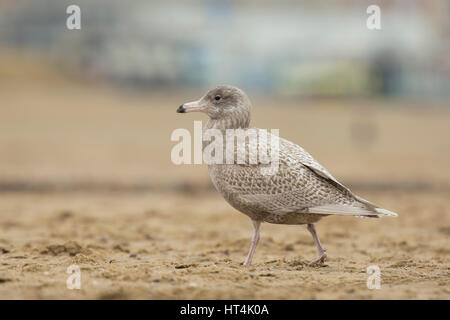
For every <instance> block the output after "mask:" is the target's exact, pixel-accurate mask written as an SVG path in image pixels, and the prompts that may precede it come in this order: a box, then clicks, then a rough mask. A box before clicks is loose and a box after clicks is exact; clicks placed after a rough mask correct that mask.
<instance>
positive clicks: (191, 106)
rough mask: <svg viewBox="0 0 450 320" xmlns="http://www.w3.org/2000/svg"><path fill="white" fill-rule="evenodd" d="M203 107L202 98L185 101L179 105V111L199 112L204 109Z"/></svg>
mask: <svg viewBox="0 0 450 320" xmlns="http://www.w3.org/2000/svg"><path fill="white" fill-rule="evenodd" d="M202 110H203V108H202V107H201V106H200V100H197V101H192V102H187V103H183V104H182V105H181V106H179V107H178V109H177V112H178V113H187V112H198V111H202Z"/></svg>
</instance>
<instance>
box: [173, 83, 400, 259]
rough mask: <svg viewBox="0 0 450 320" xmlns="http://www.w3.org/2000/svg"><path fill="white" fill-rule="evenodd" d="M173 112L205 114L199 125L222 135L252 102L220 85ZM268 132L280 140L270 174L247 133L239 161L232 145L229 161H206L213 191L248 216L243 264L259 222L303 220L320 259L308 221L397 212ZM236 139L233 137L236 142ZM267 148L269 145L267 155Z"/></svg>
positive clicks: (236, 125) (242, 123) (244, 117)
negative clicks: (254, 158) (251, 229)
mask: <svg viewBox="0 0 450 320" xmlns="http://www.w3.org/2000/svg"><path fill="white" fill-rule="evenodd" d="M177 111H178V112H181V113H184V112H193V111H199V112H204V113H206V114H208V116H209V117H210V120H209V121H208V123H207V125H206V127H205V129H204V130H205V131H206V130H208V129H217V130H219V131H220V132H222V133H223V136H224V137H225V136H226V130H227V129H249V125H250V115H251V103H250V100H249V99H248V97H247V95H246V94H245V93H244V92H243V91H242V90H240V89H238V88H235V87H231V86H219V87H216V88H214V89H212V90H210V91H209V92H208V93H207V94H206V95H205V96H203V97H202V98H201V99H199V100H197V101H194V102H190V103H186V104H183V105H181V106H180V107H179V109H178V110H177ZM255 130H256V131H255V132H257V136H258V137H260V136H261V134H263V133H264V132H262V131H263V130H261V129H256V128H255ZM205 131H204V132H205ZM265 132H267V131H265ZM268 137H269V138H273V139H275V140H274V141H277V142H278V145H279V153H278V155H279V166H278V167H277V168H278V170H276V171H275V172H274V173H273V174H270V175H268V174H263V173H262V171H261V168H263V167H266V168H267V167H268V165H267V164H263V163H261V162H256V163H255V162H251V161H250V160H249V159H250V157H248V156H249V155H252V153H254V152H256V151H257V150H259V149H258V147H259V145H256V146H255V144H258V143H260V140H251V139H250V138H248V137H247V138H246V140H245V142H246V144H245V154H246V156H245V157H244V162H242V163H236V160H237V150H238V149H237V148H234V150H233V151H232V152H234V154H233V155H232V158H234V159H235V162H234V163H233V164H209V165H208V169H209V173H210V176H211V181H212V183H213V184H214V186H215V188H216V189H217V191H218V192H219V193H220V194H221V195H222V196H223V197H224V199H225V200H226V201H227V202H228V203H230V204H231V205H232V206H233V207H234V208H236V209H237V210H239V211H241V212H243V213H244V214H246V215H248V216H249V217H250V218H251V219H252V220H253V223H254V226H255V234H254V237H253V241H252V246H251V249H250V252H249V255H248V257H247V260H246V262H245V264H246V265H249V264H250V263H251V260H252V256H253V252H254V250H255V247H256V244H257V243H258V240H259V225H260V223H261V222H269V223H277V224H308V230H309V231H310V232H311V234H312V235H313V238H314V240H315V242H316V245H317V247H318V251H319V258H318V259H317V260H316V261H314V262H323V261H324V260H325V257H326V254H325V251H324V249H323V248H322V246H321V244H320V241H319V239H318V237H317V234H316V231H315V228H314V225H313V223H315V222H317V221H319V220H320V219H321V218H323V217H324V216H327V215H332V214H335V215H350V216H360V217H373V218H375V217H378V216H381V215H388V216H396V214H395V213H393V212H390V211H388V210H385V209H382V208H379V207H377V206H376V205H374V204H372V203H370V202H368V201H366V200H364V199H362V198H360V197H358V196H356V195H354V194H353V193H352V192H351V191H350V190H349V189H348V188H347V187H345V186H344V185H342V184H341V183H340V182H338V181H337V180H336V179H335V178H334V177H333V176H332V175H331V174H330V173H329V172H328V171H327V170H326V169H325V168H324V167H322V166H321V165H320V164H319V163H318V162H317V161H316V160H315V159H314V158H313V157H312V156H311V155H310V154H309V153H308V152H306V151H305V150H304V149H303V148H301V147H300V146H298V145H296V144H294V143H292V142H290V141H288V140H286V139H283V138H278V137H276V136H273V135H271V134H270V133H268ZM236 143H237V141H236V142H233V144H234V145H235V146H236ZM206 145H207V142H204V148H205V146H206ZM225 146H226V144H225V143H224V145H223V149H224V153H226V152H227V151H228V152H230V151H229V150H226V148H225ZM270 150H271V147H270V145H269V146H268V154H270ZM224 158H225V157H224Z"/></svg>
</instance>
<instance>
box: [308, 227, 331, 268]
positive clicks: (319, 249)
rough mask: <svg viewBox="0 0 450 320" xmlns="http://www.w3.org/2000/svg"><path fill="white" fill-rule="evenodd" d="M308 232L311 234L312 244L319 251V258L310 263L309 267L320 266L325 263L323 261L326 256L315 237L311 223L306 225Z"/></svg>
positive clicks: (314, 230)
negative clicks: (313, 243)
mask: <svg viewBox="0 0 450 320" xmlns="http://www.w3.org/2000/svg"><path fill="white" fill-rule="evenodd" d="M307 228H308V231H309V232H311V235H312V236H313V239H314V242H315V243H316V246H317V250H318V251H319V257H318V258H317V259H316V260H314V261H312V262H311V263H310V265H313V264H322V263H324V262H325V259H326V258H327V254H326V253H325V249H324V248H323V247H322V245H321V244H320V240H319V237H318V236H317V232H316V228H315V227H314V225H313V224H312V223H308V227H307Z"/></svg>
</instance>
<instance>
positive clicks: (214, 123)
mask: <svg viewBox="0 0 450 320" xmlns="http://www.w3.org/2000/svg"><path fill="white" fill-rule="evenodd" d="M249 126H250V113H247V112H246V113H244V112H242V113H239V114H236V115H234V116H229V117H224V118H220V119H209V121H208V123H207V124H206V126H205V130H207V129H218V130H220V131H225V130H227V129H247V128H249Z"/></svg>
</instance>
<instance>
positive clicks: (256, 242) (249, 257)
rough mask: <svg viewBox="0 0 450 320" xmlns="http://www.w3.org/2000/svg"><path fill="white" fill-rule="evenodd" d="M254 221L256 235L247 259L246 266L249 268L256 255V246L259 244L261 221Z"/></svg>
mask: <svg viewBox="0 0 450 320" xmlns="http://www.w3.org/2000/svg"><path fill="white" fill-rule="evenodd" d="M252 221H253V226H254V227H255V233H254V234H253V239H252V245H251V247H250V251H249V252H248V255H247V259H245V262H244V266H249V265H251V264H252V258H253V254H254V253H255V249H256V246H257V245H258V242H259V226H260V225H261V221H255V220H252Z"/></svg>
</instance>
